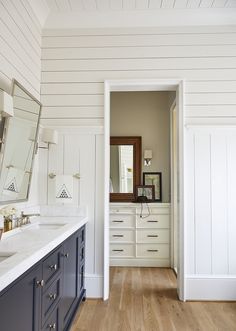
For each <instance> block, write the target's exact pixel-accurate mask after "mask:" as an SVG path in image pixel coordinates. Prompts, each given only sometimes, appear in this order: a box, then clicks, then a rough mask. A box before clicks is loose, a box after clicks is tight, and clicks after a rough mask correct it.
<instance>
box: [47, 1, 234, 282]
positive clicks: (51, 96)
mask: <svg viewBox="0 0 236 331" xmlns="http://www.w3.org/2000/svg"><path fill="white" fill-rule="evenodd" d="M153 3H154V2H153V1H152V2H150V4H152V5H153ZM166 5H168V3H166ZM235 36H236V29H235V27H233V26H222V27H217V26H215V27H213V26H212V27H210V26H209V27H189V28H188V30H186V28H182V27H179V28H172V27H169V28H168V27H166V28H145V29H140V28H137V29H132V28H127V29H96V30H95V29H90V30H89V29H83V30H44V32H43V49H42V63H43V72H42V98H43V100H44V102H45V107H44V110H43V118H44V119H43V123H45V124H49V125H52V126H53V125H58V126H59V125H69V126H74V125H80V126H81V128H82V127H83V126H85V125H90V126H91V127H93V126H97V127H98V126H102V125H103V116H104V115H103V98H102V95H103V83H104V80H106V79H152V78H153V79H165V78H171V79H173V78H176V79H177V78H179V79H184V80H185V96H184V100H185V123H187V124H188V125H190V127H189V129H188V132H187V137H186V146H185V147H186V154H185V158H186V164H187V169H186V178H187V179H186V190H187V197H188V198H187V201H186V204H185V205H186V212H187V220H186V222H187V225H186V226H187V248H186V261H187V273H188V274H190V275H191V274H192V275H195V276H196V277H197V276H198V275H199V274H203V275H213V277H214V275H217V276H218V275H219V274H222V273H223V274H233V273H235V272H236V258H235V254H234V252H235V250H236V246H235V242H236V240H235V233H236V228H235V221H234V219H235V214H236V209H235V198H234V197H235V196H236V191H235V187H236V183H235V181H236V177H235V170H234V169H235V168H236V158H235V152H234V151H235V150H236V146H235V140H234V139H235V138H234V135H229V136H227V129H226V128H224V127H223V126H222V124H224V123H225V124H231V123H233V121H235V119H236V108H235V107H236V79H235V77H236V38H235ZM68 100H69V102H68ZM191 123H192V124H205V123H208V124H209V123H210V124H212V125H213V124H214V123H218V124H221V126H222V128H221V129H219V130H221V132H218V131H216V132H215V131H214V130H212V127H205V129H198V128H195V129H193V128H192V127H191ZM101 139H102V138H101V137H99V138H97V139H96V146H97V148H98V149H97V151H100V152H101V149H102V147H101V146H102V141H101ZM100 152H99V154H96V185H97V186H96V193H97V194H98V193H99V192H101V191H100V188H99V187H100V186H99V185H102V183H101V177H99V176H101V173H102V170H101V167H102V165H101V163H102V159H101V154H100ZM219 172H220V173H221V175H222V176H221V177H219V175H218V173H219ZM226 183H227V184H226ZM218 186H220V187H221V188H222V190H221V189H220V190H219V189H218ZM221 195H224V198H223V197H222V200H221V201H220V198H221ZM95 206H96V207H95V215H96V216H95V224H94V226H95V231H96V232H95V233H96V234H95V237H94V239H95V245H98V242H99V243H101V241H100V236H101V233H102V232H101V228H100V226H101V220H102V208H103V202H102V200H101V196H100V195H99V197H97V198H96V199H95ZM227 206H228V207H227ZM226 211H227V213H226ZM99 231H100V232H99ZM221 239H222V245H220V243H219V241H220V240H221ZM221 248H222V250H221ZM94 259H95V261H94V265H95V268H94V272H95V274H101V275H102V269H101V261H102V257H101V250H98V251H96V253H95V255H94ZM206 277H208V276H206Z"/></svg>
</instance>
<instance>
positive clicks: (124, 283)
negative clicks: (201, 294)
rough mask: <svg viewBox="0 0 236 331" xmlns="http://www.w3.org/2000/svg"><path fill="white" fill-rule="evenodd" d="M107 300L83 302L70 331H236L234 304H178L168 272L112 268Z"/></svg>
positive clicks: (173, 279) (174, 284)
mask: <svg viewBox="0 0 236 331" xmlns="http://www.w3.org/2000/svg"><path fill="white" fill-rule="evenodd" d="M110 291H111V292H110V299H109V300H108V301H107V302H104V301H102V300H89V299H87V300H86V302H84V303H83V304H82V305H81V307H80V309H79V312H78V313H77V315H76V317H75V320H74V323H73V325H72V328H71V330H70V331H159V330H161V331H187V330H192V331H197V330H198V331H203V330H204V331H236V302H235V303H234V302H233V303H230V302H228V303H223V302H185V303H184V302H180V301H178V299H177V294H176V278H175V275H174V273H173V271H172V270H171V269H163V268H131V267H128V268H127V267H124V268H121V267H112V268H111V270H110Z"/></svg>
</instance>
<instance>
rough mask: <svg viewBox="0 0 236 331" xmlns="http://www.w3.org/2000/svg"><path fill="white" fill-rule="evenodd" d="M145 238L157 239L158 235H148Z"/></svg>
mask: <svg viewBox="0 0 236 331" xmlns="http://www.w3.org/2000/svg"><path fill="white" fill-rule="evenodd" d="M147 237H148V238H157V237H158V235H157V234H148V235H147Z"/></svg>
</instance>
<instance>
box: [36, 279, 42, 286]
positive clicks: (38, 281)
mask: <svg viewBox="0 0 236 331" xmlns="http://www.w3.org/2000/svg"><path fill="white" fill-rule="evenodd" d="M36 284H37V286H38V287H43V286H44V280H43V279H42V280H37V282H36Z"/></svg>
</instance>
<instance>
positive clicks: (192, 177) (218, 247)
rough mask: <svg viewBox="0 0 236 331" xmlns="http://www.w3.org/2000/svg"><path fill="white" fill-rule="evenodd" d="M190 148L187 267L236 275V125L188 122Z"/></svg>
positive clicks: (192, 271)
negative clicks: (191, 124) (193, 124)
mask: <svg viewBox="0 0 236 331" xmlns="http://www.w3.org/2000/svg"><path fill="white" fill-rule="evenodd" d="M186 149H187V156H186V157H187V161H186V167H187V170H186V178H187V186H186V196H187V197H188V199H187V201H186V204H187V214H186V216H187V217H186V226H187V244H186V245H187V246H186V247H187V249H188V250H187V262H188V263H187V273H188V274H189V275H191V274H192V275H193V274H196V275H197V274H200V275H207V276H209V275H218V276H219V275H221V276H222V275H235V271H236V258H235V249H236V244H235V242H236V240H235V233H236V222H235V215H236V207H235V206H236V204H235V196H236V189H235V187H236V175H235V167H236V153H235V151H236V131H235V129H232V128H228V129H226V128H218V129H216V128H215V129H213V128H210V127H208V128H202V129H200V128H188V130H187V133H186ZM193 234H195V235H194V236H193Z"/></svg>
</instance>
